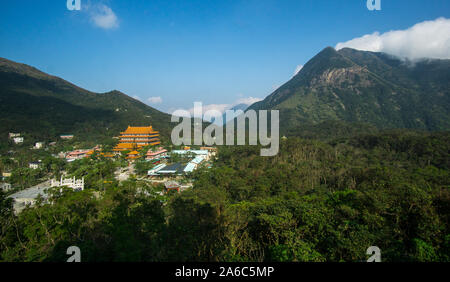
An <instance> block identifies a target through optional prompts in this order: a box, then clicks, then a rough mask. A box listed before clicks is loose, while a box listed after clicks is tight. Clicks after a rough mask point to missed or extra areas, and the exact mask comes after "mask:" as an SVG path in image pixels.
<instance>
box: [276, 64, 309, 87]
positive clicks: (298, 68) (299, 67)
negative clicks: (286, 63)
mask: <svg viewBox="0 0 450 282" xmlns="http://www.w3.org/2000/svg"><path fill="white" fill-rule="evenodd" d="M302 68H303V65H298V66H297V67H296V68H295V71H294V75H293V76H296V75H297V74H298V72H299V71H301V70H302ZM277 88H278V87H277Z"/></svg>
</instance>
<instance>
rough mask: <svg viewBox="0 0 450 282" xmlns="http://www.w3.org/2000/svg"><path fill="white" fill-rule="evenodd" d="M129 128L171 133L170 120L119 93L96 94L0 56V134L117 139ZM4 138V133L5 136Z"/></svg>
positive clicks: (166, 116) (46, 138) (166, 135)
mask: <svg viewBox="0 0 450 282" xmlns="http://www.w3.org/2000/svg"><path fill="white" fill-rule="evenodd" d="M128 125H134V126H145V125H147V126H148V125H152V126H153V127H154V128H155V129H156V130H159V131H160V132H161V134H162V136H163V138H166V139H167V138H168V137H169V135H170V116H169V115H168V114H165V113H162V112H160V111H158V110H156V109H153V108H151V107H149V106H147V105H145V104H144V103H142V102H140V101H138V100H135V99H133V98H131V97H129V96H127V95H125V94H123V93H121V92H119V91H111V92H108V93H103V94H98V93H93V92H89V91H87V90H84V89H82V88H80V87H78V86H76V85H73V84H71V83H69V82H67V81H65V80H63V79H61V78H58V77H54V76H50V75H48V74H46V73H43V72H41V71H39V70H37V69H35V68H33V67H30V66H27V65H24V64H19V63H15V62H12V61H9V60H6V59H2V58H0V132H2V133H3V134H2V136H1V138H5V137H6V135H7V133H8V132H21V133H22V134H28V135H29V136H33V137H35V138H39V139H43V140H49V139H50V140H51V139H54V138H55V137H57V136H59V135H61V134H75V135H76V136H78V137H82V138H83V139H89V140H99V139H104V138H105V137H112V136H117V135H118V134H119V132H120V131H122V130H124V129H125V128H127V126H128ZM5 134H6V135H5Z"/></svg>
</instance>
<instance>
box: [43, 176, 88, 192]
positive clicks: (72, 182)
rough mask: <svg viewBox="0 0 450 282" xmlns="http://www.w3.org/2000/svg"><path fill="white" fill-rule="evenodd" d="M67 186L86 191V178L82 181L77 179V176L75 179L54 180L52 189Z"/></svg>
mask: <svg viewBox="0 0 450 282" xmlns="http://www.w3.org/2000/svg"><path fill="white" fill-rule="evenodd" d="M62 186H67V187H69V188H72V189H74V190H81V191H83V190H84V177H83V178H82V179H76V178H75V176H74V177H73V178H63V177H62V176H61V179H60V180H59V181H57V180H55V179H52V183H51V187H62Z"/></svg>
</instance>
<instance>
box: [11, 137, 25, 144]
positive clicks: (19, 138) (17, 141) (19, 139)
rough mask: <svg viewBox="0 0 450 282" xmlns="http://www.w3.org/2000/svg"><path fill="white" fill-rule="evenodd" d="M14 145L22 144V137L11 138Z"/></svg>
mask: <svg viewBox="0 0 450 282" xmlns="http://www.w3.org/2000/svg"><path fill="white" fill-rule="evenodd" d="M13 141H14V143H16V144H20V143H23V137H14V138H13Z"/></svg>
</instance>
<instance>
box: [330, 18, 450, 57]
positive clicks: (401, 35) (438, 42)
mask: <svg viewBox="0 0 450 282" xmlns="http://www.w3.org/2000/svg"><path fill="white" fill-rule="evenodd" d="M345 47H349V48H353V49H358V50H364V51H372V52H385V53H388V54H391V55H395V56H398V57H401V58H408V59H411V60H415V59H420V58H436V59H450V19H446V18H438V19H436V20H433V21H424V22H420V23H417V24H415V25H414V26H412V27H410V28H408V29H405V30H393V31H389V32H385V33H381V34H380V33H379V32H374V33H372V34H366V35H364V36H361V37H358V38H354V39H352V40H349V41H346V42H340V43H338V44H337V45H336V50H340V49H342V48H345Z"/></svg>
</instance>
